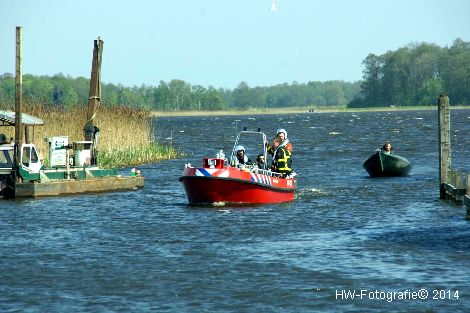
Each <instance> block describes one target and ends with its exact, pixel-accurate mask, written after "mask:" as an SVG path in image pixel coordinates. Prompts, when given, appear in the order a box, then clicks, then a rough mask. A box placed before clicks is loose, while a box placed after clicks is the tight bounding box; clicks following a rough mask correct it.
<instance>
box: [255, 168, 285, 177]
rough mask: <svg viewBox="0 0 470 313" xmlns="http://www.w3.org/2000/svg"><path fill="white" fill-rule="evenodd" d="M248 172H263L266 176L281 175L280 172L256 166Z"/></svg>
mask: <svg viewBox="0 0 470 313" xmlns="http://www.w3.org/2000/svg"><path fill="white" fill-rule="evenodd" d="M250 172H252V173H255V174H263V175H267V176H272V177H278V178H281V177H282V173H277V172H273V171H271V170H265V169H262V168H257V167H254V168H252V169H251V170H250Z"/></svg>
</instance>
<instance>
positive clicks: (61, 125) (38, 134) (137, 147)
mask: <svg viewBox="0 0 470 313" xmlns="http://www.w3.org/2000/svg"><path fill="white" fill-rule="evenodd" d="M0 107H4V105H0ZM86 109H87V107H86V106H84V105H75V106H71V107H67V108H61V107H57V106H53V105H44V104H41V103H25V104H24V105H23V108H22V111H23V112H24V113H27V114H30V115H33V116H35V117H39V118H40V119H42V120H43V121H44V126H35V127H33V128H32V129H31V130H30V136H31V141H32V142H33V143H35V144H36V147H37V148H38V150H39V153H40V155H41V158H42V159H45V160H47V159H48V155H49V146H48V142H47V138H49V137H53V136H68V139H69V143H71V142H73V141H82V140H84V139H83V126H84V125H85V122H86V115H87V114H86V113H87V112H86ZM151 117H152V116H151V112H150V111H148V110H145V109H139V108H130V107H128V106H115V105H111V106H109V105H106V106H104V105H102V106H101V107H100V108H99V110H98V113H97V116H96V118H95V120H94V124H95V125H96V126H97V127H98V128H99V130H100V132H99V139H98V151H99V153H98V163H99V164H100V165H101V166H104V167H116V166H126V165H136V164H143V163H151V162H155V161H159V160H163V159H169V158H174V157H178V156H180V154H179V153H178V152H177V151H175V150H174V149H173V147H171V146H163V145H159V144H158V143H157V142H155V137H154V129H153V125H152V118H151ZM1 132H3V133H5V134H6V135H7V137H14V128H13V127H4V129H2V130H1Z"/></svg>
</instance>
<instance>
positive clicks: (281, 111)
mask: <svg viewBox="0 0 470 313" xmlns="http://www.w3.org/2000/svg"><path fill="white" fill-rule="evenodd" d="M459 109H470V106H455V107H451V110H459ZM422 110H437V105H434V106H416V107H415V106H409V107H373V108H342V107H341V108H340V107H330V108H316V109H315V111H314V112H309V108H308V107H303V108H299V107H292V108H285V109H281V108H274V109H271V110H269V109H248V110H244V111H238V110H224V111H152V116H153V117H172V116H224V115H261V114H302V113H306V114H317V113H342V112H347V113H354V112H393V111H422Z"/></svg>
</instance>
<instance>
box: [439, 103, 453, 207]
mask: <svg viewBox="0 0 470 313" xmlns="http://www.w3.org/2000/svg"><path fill="white" fill-rule="evenodd" d="M438 110H439V190H440V198H441V199H445V198H446V190H445V188H444V183H446V182H449V173H450V170H451V150H450V107H449V97H448V96H447V95H440V96H439V99H438Z"/></svg>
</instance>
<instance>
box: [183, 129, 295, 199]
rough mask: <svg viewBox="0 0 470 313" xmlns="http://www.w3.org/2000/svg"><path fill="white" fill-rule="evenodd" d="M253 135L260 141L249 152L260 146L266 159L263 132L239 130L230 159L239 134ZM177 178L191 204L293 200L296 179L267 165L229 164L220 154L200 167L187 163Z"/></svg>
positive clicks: (205, 159)
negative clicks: (261, 139) (260, 139)
mask: <svg viewBox="0 0 470 313" xmlns="http://www.w3.org/2000/svg"><path fill="white" fill-rule="evenodd" d="M253 134H258V135H260V134H261V135H262V137H263V141H262V143H260V144H258V145H256V146H255V147H253V148H252V150H251V151H252V152H253V151H255V150H256V148H258V149H260V150H261V149H262V151H263V154H264V156H265V159H267V158H266V153H267V152H266V148H265V145H264V142H265V140H266V135H265V134H264V133H262V132H253V131H242V132H240V133H239V134H238V136H237V139H236V140H235V145H234V148H233V150H232V154H231V158H230V160H233V159H234V158H235V154H236V151H235V147H236V146H237V145H238V143H239V139H240V137H241V135H253ZM230 163H232V162H230ZM179 180H180V182H181V183H182V185H183V187H184V190H185V192H186V195H187V197H188V202H189V204H191V205H198V204H219V203H220V204H267V203H282V202H289V201H293V200H294V192H295V178H293V177H282V175H281V174H280V173H276V172H272V171H271V170H270V169H268V168H267V165H266V164H264V165H261V166H260V165H256V164H244V165H242V166H230V165H229V164H228V162H227V160H226V159H225V157H224V155H223V153H220V154H218V155H217V157H215V158H210V157H205V158H203V160H202V166H201V167H193V166H191V165H190V164H186V165H185V168H184V171H183V175H182V176H181V177H180V178H179Z"/></svg>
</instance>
